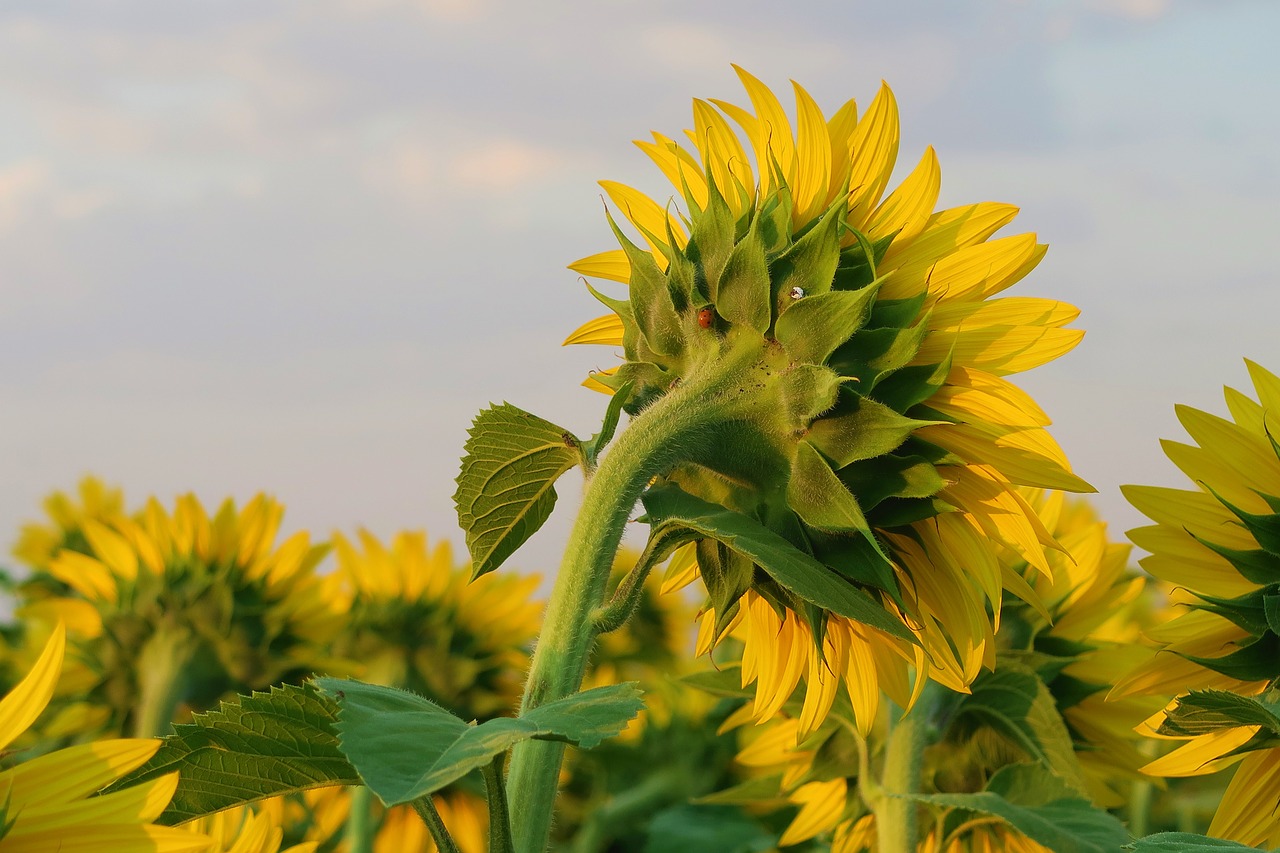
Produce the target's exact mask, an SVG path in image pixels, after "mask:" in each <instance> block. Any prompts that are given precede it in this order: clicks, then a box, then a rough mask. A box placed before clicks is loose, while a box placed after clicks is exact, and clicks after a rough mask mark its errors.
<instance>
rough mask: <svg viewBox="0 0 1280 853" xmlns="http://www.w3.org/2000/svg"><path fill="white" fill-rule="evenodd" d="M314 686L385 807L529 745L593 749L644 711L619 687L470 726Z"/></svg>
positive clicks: (636, 695)
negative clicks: (533, 741)
mask: <svg viewBox="0 0 1280 853" xmlns="http://www.w3.org/2000/svg"><path fill="white" fill-rule="evenodd" d="M316 685H317V686H318V687H319V688H320V690H321V691H322V692H324V693H325V694H326V695H327V696H328V697H330V698H331V699H332V700H333V701H335V702H336V704H337V707H338V720H337V724H336V726H335V728H336V729H337V732H338V737H339V740H340V744H341V749H342V752H343V754H345V755H346V756H347V758H348V759H350V761H351V763H352V765H354V766H355V767H356V768H357V769H358V770H359V772H360V777H361V778H362V779H363V780H364V783H365V784H366V785H368V786H369V788H370V790H372V791H373V792H374V793H375V794H377V795H378V797H379V798H380V799H381V800H382V801H383V802H384V803H385V804H386V805H388V806H393V805H397V804H399V803H407V802H411V801H413V800H416V799H418V798H419V797H422V796H425V795H427V794H430V793H433V792H434V791H438V790H440V789H441V788H443V787H445V786H446V785H448V784H450V783H451V782H455V781H457V780H458V779H461V778H462V777H463V776H465V775H467V774H468V773H470V772H471V771H472V770H475V769H477V768H479V767H482V766H483V765H486V764H488V763H489V762H491V761H492V760H493V759H494V757H495V756H498V755H501V754H502V753H504V752H506V751H507V750H508V749H510V748H511V747H512V746H514V745H515V744H517V743H519V742H520V741H523V740H528V739H529V738H538V739H541V740H558V741H565V742H568V743H574V744H577V745H578V746H580V747H582V748H583V749H590V748H591V747H593V746H595V745H596V744H598V743H600V742H601V741H602V740H604V739H605V738H608V737H612V736H613V735H616V734H617V733H618V732H620V731H621V730H622V729H623V728H624V727H625V726H626V724H627V722H628V721H629V720H630V719H631V718H632V717H634V716H635V715H636V714H638V713H639V712H640V709H641V708H643V707H644V703H643V701H642V700H641V698H640V691H639V690H638V689H637V688H636V685H635V684H634V683H628V684H616V685H612V686H609V687H597V688H594V689H592V690H586V691H583V692H582V693H576V694H574V695H572V696H567V697H565V698H563V699H558V700H556V701H554V702H548V703H547V704H545V705H541V706H539V707H537V708H534V709H533V710H531V711H529V712H528V713H527V714H525V715H524V716H522V717H500V718H498V719H494V720H489V721H487V722H484V723H480V724H479V725H469V724H467V723H465V722H463V721H462V720H460V719H458V718H457V717H455V716H453V715H452V714H450V713H449V712H448V711H446V710H444V709H443V708H441V707H440V706H439V705H436V704H434V703H432V702H429V701H428V700H426V699H423V698H422V697H421V696H416V695H414V694H412V693H408V692H406V691H404V690H396V689H393V688H390V687H380V686H377V685H373V684H364V683H361V682H359V681H350V680H345V679H337V678H319V679H316Z"/></svg>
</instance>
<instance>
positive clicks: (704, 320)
mask: <svg viewBox="0 0 1280 853" xmlns="http://www.w3.org/2000/svg"><path fill="white" fill-rule="evenodd" d="M715 320H716V312H715V311H712V310H711V309H710V308H703V309H702V310H701V311H699V312H698V325H699V326H701V327H702V328H704V329H710V328H711V324H712V323H714V322H715Z"/></svg>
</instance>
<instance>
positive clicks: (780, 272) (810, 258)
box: [769, 199, 845, 319]
mask: <svg viewBox="0 0 1280 853" xmlns="http://www.w3.org/2000/svg"><path fill="white" fill-rule="evenodd" d="M844 204H845V203H844V199H840V200H839V201H837V202H836V203H835V204H833V205H832V206H831V207H830V208H828V209H827V212H826V213H825V214H823V216H822V218H821V219H820V220H818V222H817V223H815V224H814V225H813V227H812V228H810V229H809V230H808V231H806V232H805V234H804V236H803V237H801V238H800V239H799V240H796V241H795V242H794V243H792V244H791V245H790V246H788V247H787V250H786V251H785V252H783V253H782V254H781V255H780V256H778V257H777V258H775V259H774V261H773V263H771V264H770V265H769V270H770V273H771V275H772V279H773V285H772V295H773V300H774V305H775V306H776V310H777V312H778V315H779V319H781V314H782V312H784V311H785V310H787V309H786V306H787V305H791V304H794V303H793V301H792V299H791V296H790V293H791V290H792V288H796V287H798V288H800V289H801V290H802V291H804V294H806V295H805V297H804V298H806V299H807V298H811V297H814V296H821V295H823V294H825V293H827V292H829V291H830V290H831V282H832V280H833V279H834V278H835V274H836V267H838V266H839V265H840V225H841V216H842V215H843V214H844Z"/></svg>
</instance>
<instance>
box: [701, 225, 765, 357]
mask: <svg viewBox="0 0 1280 853" xmlns="http://www.w3.org/2000/svg"><path fill="white" fill-rule="evenodd" d="M760 221H761V220H760V218H759V217H758V216H757V218H756V219H755V220H753V221H752V223H751V227H750V228H749V229H748V230H747V236H745V237H743V238H742V239H741V240H739V241H738V243H737V245H735V246H734V247H733V250H732V251H731V252H730V253H729V258H728V260H726V261H725V265H724V272H723V273H721V275H720V282H719V285H718V286H717V288H716V300H715V304H716V312H717V313H718V314H719V315H720V316H721V317H723V318H725V319H726V320H728V321H729V322H730V323H734V324H737V325H742V326H746V327H748V328H752V329H755V330H756V331H757V332H759V333H760V334H762V335H763V334H764V333H765V332H766V331H767V330H768V329H769V324H770V322H772V320H773V317H772V316H771V315H772V311H771V308H770V305H769V262H768V260H767V259H766V257H765V250H764V242H763V239H762V238H761V236H760Z"/></svg>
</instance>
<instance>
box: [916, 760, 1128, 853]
mask: <svg viewBox="0 0 1280 853" xmlns="http://www.w3.org/2000/svg"><path fill="white" fill-rule="evenodd" d="M897 796H905V797H907V798H908V799H911V800H914V801H916V802H921V803H926V804H928V805H931V806H935V807H936V806H941V807H943V808H951V809H963V810H964V811H967V812H974V813H977V814H984V815H990V816H992V817H995V818H998V819H1000V820H1001V821H1002V822H1004V823H1006V824H1008V825H1009V826H1011V827H1013V829H1015V830H1017V831H1018V832H1019V833H1021V834H1023V835H1025V836H1026V837H1027V838H1030V839H1031V840H1032V841H1035V842H1036V843H1038V844H1040V845H1043V846H1044V847H1047V848H1048V849H1050V850H1053V851H1055V853H1114V851H1116V850H1119V849H1120V848H1121V846H1122V845H1123V844H1124V843H1125V842H1127V841H1128V840H1129V833H1128V832H1126V831H1125V828H1124V824H1122V823H1121V822H1120V821H1119V819H1118V818H1116V817H1115V816H1114V815H1112V814H1110V813H1108V812H1106V811H1104V810H1102V809H1100V808H1098V807H1096V806H1094V805H1092V804H1091V803H1090V802H1089V800H1088V799H1087V798H1085V797H1084V796H1082V795H1081V794H1079V793H1078V792H1075V791H1072V790H1071V789H1070V788H1067V787H1066V786H1064V785H1063V783H1062V780H1061V779H1059V778H1057V777H1056V776H1054V775H1052V774H1051V773H1049V772H1048V771H1047V770H1045V769H1044V768H1042V767H1039V766H1036V765H1032V764H1010V765H1008V766H1006V767H1002V768H1000V769H999V770H997V771H996V772H995V773H994V774H992V776H991V779H990V780H988V782H987V789H986V790H985V791H980V792H978V793H974V794H904V795H897Z"/></svg>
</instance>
